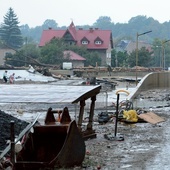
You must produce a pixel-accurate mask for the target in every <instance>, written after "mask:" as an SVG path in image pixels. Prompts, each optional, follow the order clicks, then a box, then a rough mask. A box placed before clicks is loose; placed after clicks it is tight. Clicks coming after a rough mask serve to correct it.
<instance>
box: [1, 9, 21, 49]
mask: <svg viewBox="0 0 170 170" xmlns="http://www.w3.org/2000/svg"><path fill="white" fill-rule="evenodd" d="M18 24H19V22H18V18H17V16H16V14H15V13H14V11H13V9H12V8H9V11H8V12H7V14H6V15H5V16H4V23H3V24H2V26H1V28H0V37H1V39H2V40H3V41H4V43H5V44H6V45H7V46H8V47H11V48H14V49H18V48H20V47H21V46H22V44H23V39H22V36H21V31H20V29H19V26H18Z"/></svg>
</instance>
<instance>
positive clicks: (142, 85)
mask: <svg viewBox="0 0 170 170" xmlns="http://www.w3.org/2000/svg"><path fill="white" fill-rule="evenodd" d="M152 88H170V72H157V73H149V74H147V75H146V76H144V77H143V78H142V80H141V81H140V82H139V83H138V85H137V86H136V89H135V90H134V92H133V93H131V94H130V96H129V100H133V99H134V98H135V97H136V96H137V95H138V94H139V93H140V92H141V91H145V90H149V89H152Z"/></svg>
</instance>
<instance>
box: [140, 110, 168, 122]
mask: <svg viewBox="0 0 170 170" xmlns="http://www.w3.org/2000/svg"><path fill="white" fill-rule="evenodd" d="M138 117H139V118H141V119H143V120H145V121H146V122H149V123H151V124H157V123H160V122H164V121H165V119H163V118H161V117H160V116H158V115H156V114H155V113H153V112H147V113H142V114H140V115H138Z"/></svg>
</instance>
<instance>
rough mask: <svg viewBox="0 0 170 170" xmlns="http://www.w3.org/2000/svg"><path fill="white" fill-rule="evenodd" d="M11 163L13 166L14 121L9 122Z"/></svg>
mask: <svg viewBox="0 0 170 170" xmlns="http://www.w3.org/2000/svg"><path fill="white" fill-rule="evenodd" d="M11 163H12V164H13V165H14V164H15V132H14V121H11Z"/></svg>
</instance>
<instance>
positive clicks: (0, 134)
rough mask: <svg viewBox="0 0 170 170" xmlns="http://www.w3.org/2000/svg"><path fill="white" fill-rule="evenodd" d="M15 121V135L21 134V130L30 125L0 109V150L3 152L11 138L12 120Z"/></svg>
mask: <svg viewBox="0 0 170 170" xmlns="http://www.w3.org/2000/svg"><path fill="white" fill-rule="evenodd" d="M11 121H14V122H15V125H14V127H15V135H16V136H17V135H19V134H20V132H21V131H22V130H23V129H24V128H25V127H26V126H27V125H28V123H27V122H25V121H22V120H20V119H17V118H15V117H13V116H11V115H9V114H7V113H5V112H3V111H1V110H0V151H1V152H2V151H3V150H4V149H5V148H6V146H7V145H8V144H7V141H8V140H10V122H11Z"/></svg>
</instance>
